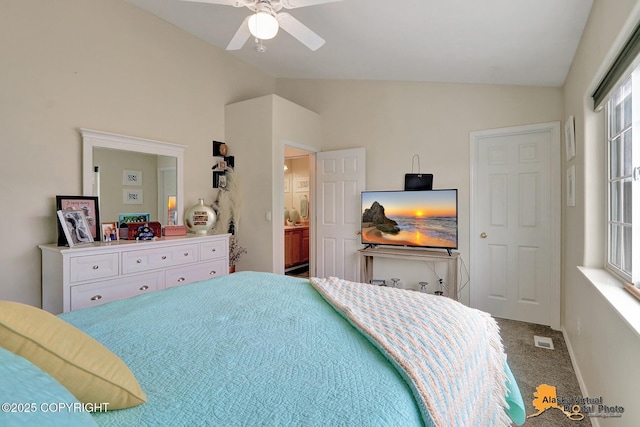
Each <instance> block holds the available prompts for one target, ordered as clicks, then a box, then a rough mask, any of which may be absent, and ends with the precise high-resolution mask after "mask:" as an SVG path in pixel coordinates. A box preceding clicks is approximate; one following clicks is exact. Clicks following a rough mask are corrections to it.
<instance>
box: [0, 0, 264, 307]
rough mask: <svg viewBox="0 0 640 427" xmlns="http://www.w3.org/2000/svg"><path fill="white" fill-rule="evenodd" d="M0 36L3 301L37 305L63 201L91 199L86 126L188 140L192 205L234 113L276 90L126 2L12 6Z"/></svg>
mask: <svg viewBox="0 0 640 427" xmlns="http://www.w3.org/2000/svg"><path fill="white" fill-rule="evenodd" d="M0 40H2V43H0V57H1V58H2V64H3V65H2V67H0V85H1V88H0V93H2V96H0V121H1V123H2V125H1V126H0V144H2V145H1V147H2V159H3V167H2V168H1V169H0V194H1V195H2V200H3V202H4V206H5V208H4V210H3V211H4V214H3V220H2V221H0V235H1V236H2V244H1V245H2V246H1V248H0V271H1V272H2V282H1V283H0V299H11V300H15V301H20V302H25V303H28V304H32V305H36V306H39V305H40V298H41V297H40V278H41V273H40V251H39V249H38V247H37V245H38V244H41V243H50V242H54V241H55V240H56V233H57V231H56V217H55V196H56V194H64V195H73V194H81V192H82V178H81V168H80V165H81V138H80V134H79V131H78V129H79V128H80V127H85V128H89V129H96V130H103V131H107V132H114V133H120V134H125V135H131V136H139V137H143V138H150V139H156V140H163V141H168V142H175V143H179V144H183V145H186V146H187V149H186V151H185V169H186V171H187V172H186V174H185V191H186V196H185V207H189V206H191V205H192V204H194V203H196V202H197V199H198V198H199V197H203V198H205V200H206V201H207V202H208V203H211V202H213V200H214V198H215V193H214V190H213V189H212V188H211V187H212V185H211V181H212V178H211V166H212V164H211V155H212V148H211V141H212V140H222V141H223V140H224V139H225V132H224V106H225V105H226V104H228V103H232V102H236V101H239V100H242V99H248V98H253V97H256V96H261V95H264V94H269V93H273V91H274V86H275V81H274V79H273V78H271V77H269V76H267V75H265V74H263V73H261V72H258V71H257V70H256V69H254V68H252V67H250V66H248V65H246V64H244V63H241V62H239V61H237V60H236V59H234V58H233V57H231V56H230V55H228V54H227V53H226V52H224V51H222V50H220V49H217V48H214V47H212V46H210V45H208V44H206V43H205V42H203V41H201V40H199V39H197V38H195V37H193V36H190V35H188V34H186V33H185V32H183V31H181V30H178V29H177V28H176V27H174V26H172V25H169V24H167V23H166V22H164V21H162V20H160V19H158V18H156V17H154V16H152V15H150V14H149V13H147V12H143V11H141V10H139V9H137V8H134V7H133V6H131V5H129V4H127V3H125V2H123V1H120V0H65V1H41V0H9V1H3V2H2V12H1V13H0ZM230 154H232V155H235V154H238V153H234V152H233V148H231V153H230ZM239 161H240V160H239Z"/></svg>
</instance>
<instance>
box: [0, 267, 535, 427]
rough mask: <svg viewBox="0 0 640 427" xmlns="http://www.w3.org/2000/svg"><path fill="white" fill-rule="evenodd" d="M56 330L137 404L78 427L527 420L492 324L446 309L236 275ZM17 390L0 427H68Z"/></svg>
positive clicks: (88, 312) (461, 309)
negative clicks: (86, 341)
mask: <svg viewBox="0 0 640 427" xmlns="http://www.w3.org/2000/svg"><path fill="white" fill-rule="evenodd" d="M0 316H1V314H0ZM57 319H59V320H60V321H64V322H65V323H66V324H70V325H73V326H75V327H76V328H78V329H79V330H80V331H83V332H84V333H86V334H87V335H88V336H90V337H92V338H93V339H95V340H96V341H98V342H99V343H101V344H102V345H103V346H104V347H105V348H106V349H108V351H110V352H112V353H113V354H114V355H115V356H116V357H117V358H118V359H119V360H121V362H123V363H124V365H126V367H128V369H129V370H130V372H131V374H132V375H133V376H134V377H135V379H136V380H137V382H138V384H139V387H140V389H141V390H142V391H143V392H144V395H145V396H146V402H144V403H141V404H133V405H131V407H128V408H126V409H118V410H107V411H102V408H100V407H98V408H97V409H98V410H96V411H95V412H92V413H91V414H88V413H87V411H84V410H80V411H76V412H78V416H82V417H84V418H83V419H82V422H81V423H80V424H78V425H87V423H95V424H97V425H99V426H136V425H148V426H155V425H164V426H200V425H203V426H204V425H212V426H250V425H274V426H283V425H287V426H301V425H304V426H327V425H344V426H351V425H353V426H413V425H415V426H420V425H426V426H432V425H437V426H474V427H478V426H483V425H486V426H491V427H494V426H499V425H510V424H511V422H515V423H516V424H519V425H520V424H522V423H523V422H524V419H525V413H524V405H523V403H522V398H521V396H520V393H519V391H518V387H517V384H516V382H515V379H514V378H513V375H512V374H511V371H510V369H509V366H508V364H507V362H506V356H505V355H504V352H503V349H502V344H501V342H500V338H499V335H498V332H497V325H496V323H495V321H494V320H493V319H492V318H491V317H490V316H488V315H487V314H485V313H482V312H479V311H477V310H472V309H469V308H467V307H465V306H463V305H462V304H459V303H457V302H455V301H453V300H450V299H448V298H444V297H434V296H429V295H425V294H421V293H418V292H413V291H404V290H399V289H392V288H382V287H374V286H371V285H365V284H359V283H353V282H348V281H344V280H340V279H337V278H326V279H311V280H307V279H301V278H292V277H287V276H281V275H276V274H270V273H257V272H241V273H236V274H233V275H229V276H225V277H220V278H215V279H211V280H209V281H205V282H200V283H195V284H191V285H186V286H181V287H175V288H171V289H167V290H164V291H159V292H154V293H150V294H146V295H141V296H138V297H135V298H130V299H126V300H121V301H116V302H112V303H108V304H104V305H102V306H98V307H94V308H90V309H84V310H77V311H73V312H69V313H65V314H62V315H60V316H58V317H57ZM41 323H42V322H41ZM0 326H1V325H0ZM0 329H1V327H0ZM0 332H2V331H1V330H0ZM2 339H3V338H2V334H1V333H0V347H3V346H5V345H3V342H2ZM5 347H6V346H5ZM3 357H4V359H3ZM7 357H14V355H11V354H6V352H5V353H1V352H0V361H2V363H0V376H5V375H8V372H7V369H8V366H10V365H11V364H13V362H11V363H9V362H7V359H6V358H7ZM25 357H26V358H28V357H27V356H25ZM18 359H20V360H18V361H17V362H20V363H24V360H22V358H20V357H18ZM14 362H15V361H14ZM3 369H4V370H5V371H4V372H3ZM33 369H36V370H37V369H38V367H37V366H36V367H33ZM13 372H14V374H15V372H26V370H25V369H22V368H19V369H18V368H16V369H15V370H14V371H13ZM12 375H13V374H9V376H12ZM44 375H45V376H46V373H45V374H44ZM14 379H15V381H13V383H14V384H7V383H2V384H0V400H1V401H3V402H7V401H10V402H12V403H13V402H14V401H15V400H16V399H17V397H16V396H21V397H20V398H21V399H23V400H29V399H30V400H31V401H32V402H35V403H34V406H33V407H34V408H35V409H36V411H32V413H30V414H24V413H21V414H17V413H15V412H16V411H9V413H6V412H5V411H3V412H0V424H2V425H11V424H12V423H15V424H16V425H19V422H20V421H37V420H40V421H42V420H46V423H47V424H48V425H53V424H52V423H54V421H58V418H59V417H62V416H63V415H65V414H62V413H63V412H65V411H63V410H58V411H48V413H43V411H42V410H41V409H42V408H41V405H42V403H41V402H48V401H51V399H54V397H52V396H37V397H36V396H35V395H34V393H35V389H34V388H33V387H34V386H30V385H29V383H28V381H31V380H30V379H29V380H25V379H24V378H18V377H17V376H15V378H14ZM47 380H48V381H49V380H50V379H49V378H47ZM53 382H55V381H53ZM9 383H11V381H9ZM35 387H36V388H37V389H44V388H46V387H45V386H42V387H40V386H35ZM63 388H64V387H63ZM17 389H21V390H17ZM25 389H26V391H25ZM20 392H21V393H22V394H19V393H20ZM55 396H57V395H55ZM56 398H58V397H56ZM12 399H13V400H12ZM38 399H39V400H38ZM47 399H49V400H47ZM58 399H61V400H60V401H65V402H66V401H68V400H69V399H71V400H73V396H66V397H59V398H58ZM65 399H66V400H65ZM3 408H4V407H3ZM11 409H18V408H17V407H16V406H14V407H13V408H11ZM93 409H96V408H93ZM44 412H47V411H44ZM66 412H69V411H66ZM67 415H68V414H67ZM87 416H88V417H89V418H87ZM3 417H4V418H3ZM37 417H44V418H41V419H38V418H37ZM56 417H58V418H56ZM60 419H62V418H60ZM7 423H8V424H7ZM23 425H30V424H29V423H28V422H27V423H25V424H23ZM31 425H36V423H35V422H34V423H33V424H31ZM60 425H72V424H71V423H70V421H69V420H66V419H65V420H63V421H60Z"/></svg>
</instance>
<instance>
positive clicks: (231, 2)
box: [181, 0, 247, 7]
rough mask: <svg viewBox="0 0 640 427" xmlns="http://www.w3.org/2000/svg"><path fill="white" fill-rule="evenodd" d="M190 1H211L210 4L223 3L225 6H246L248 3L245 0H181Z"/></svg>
mask: <svg viewBox="0 0 640 427" xmlns="http://www.w3.org/2000/svg"><path fill="white" fill-rule="evenodd" d="M181 1H189V2H192V3H209V4H223V5H225V6H234V7H244V6H246V5H247V2H246V1H243V0H181Z"/></svg>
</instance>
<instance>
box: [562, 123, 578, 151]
mask: <svg viewBox="0 0 640 427" xmlns="http://www.w3.org/2000/svg"><path fill="white" fill-rule="evenodd" d="M564 142H565V145H566V147H567V161H569V160H571V159H573V158H574V157H575V155H576V123H575V119H574V117H573V116H569V118H568V119H567V122H566V123H565V124H564Z"/></svg>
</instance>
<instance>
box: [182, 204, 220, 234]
mask: <svg viewBox="0 0 640 427" xmlns="http://www.w3.org/2000/svg"><path fill="white" fill-rule="evenodd" d="M215 222H216V212H215V211H214V210H213V208H212V207H211V206H207V205H205V204H204V199H198V203H197V204H195V205H193V206H191V207H190V208H189V209H187V212H186V213H185V214H184V223H185V225H186V226H187V228H188V229H189V231H190V232H192V233H196V234H207V232H208V231H209V230H211V228H212V227H213V225H214V224H215Z"/></svg>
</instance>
